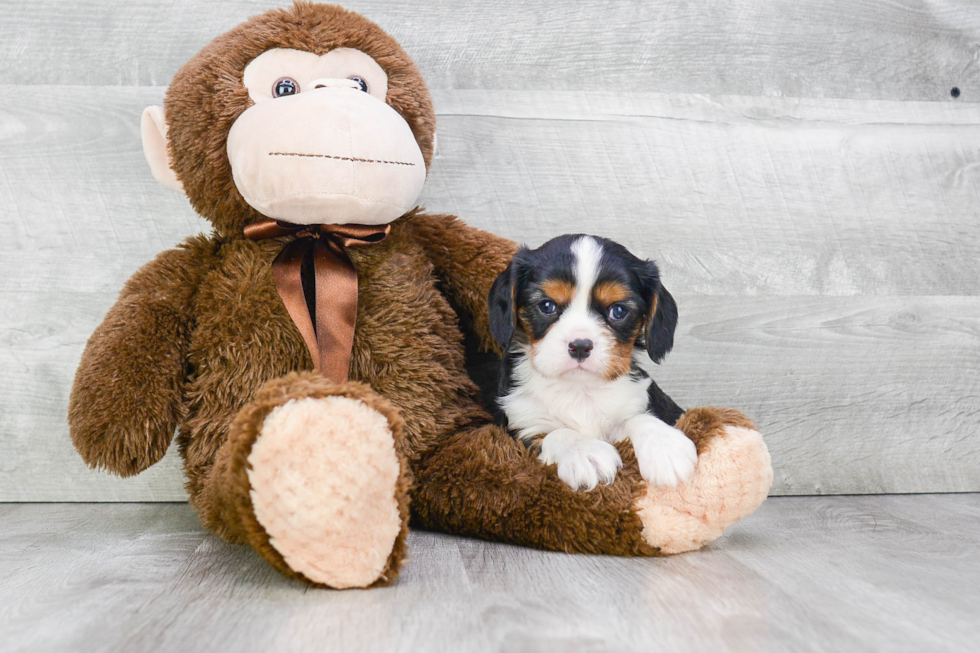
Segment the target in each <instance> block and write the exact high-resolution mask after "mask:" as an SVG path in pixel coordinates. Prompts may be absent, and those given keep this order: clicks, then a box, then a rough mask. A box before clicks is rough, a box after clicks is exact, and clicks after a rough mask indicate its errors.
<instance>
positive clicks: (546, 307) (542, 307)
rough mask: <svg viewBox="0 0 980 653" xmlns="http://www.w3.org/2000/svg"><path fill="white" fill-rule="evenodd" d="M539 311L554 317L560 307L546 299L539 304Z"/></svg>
mask: <svg viewBox="0 0 980 653" xmlns="http://www.w3.org/2000/svg"><path fill="white" fill-rule="evenodd" d="M538 310H539V311H541V312H542V313H544V314H545V315H554V314H555V311H557V310H558V305H557V304H555V303H554V302H553V301H551V300H550V299H546V300H544V301H543V302H541V303H540V304H538Z"/></svg>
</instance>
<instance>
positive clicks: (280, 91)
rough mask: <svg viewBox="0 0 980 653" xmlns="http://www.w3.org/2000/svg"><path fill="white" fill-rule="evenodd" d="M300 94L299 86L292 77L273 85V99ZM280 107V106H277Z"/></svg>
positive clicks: (282, 79) (284, 78)
mask: <svg viewBox="0 0 980 653" xmlns="http://www.w3.org/2000/svg"><path fill="white" fill-rule="evenodd" d="M297 93H299V84H297V83H296V80H295V79H293V78H292V77H283V78H281V79H279V80H277V81H276V83H275V84H273V85H272V97H283V96H284V95H296V94H297ZM276 106H279V105H276Z"/></svg>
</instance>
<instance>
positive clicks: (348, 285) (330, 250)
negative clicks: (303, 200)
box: [313, 240, 357, 383]
mask: <svg viewBox="0 0 980 653" xmlns="http://www.w3.org/2000/svg"><path fill="white" fill-rule="evenodd" d="M313 269H314V271H315V274H316V340H317V346H318V354H314V360H316V359H317V357H319V365H318V369H319V370H320V373H321V374H323V375H324V376H326V377H327V378H328V379H330V380H331V381H333V382H335V383H344V382H345V381H347V377H348V375H349V374H350V361H351V351H352V349H353V347H354V326H355V325H356V323H357V272H356V271H355V270H354V265H353V264H352V263H351V262H350V259H349V258H348V257H347V254H346V253H345V252H344V250H343V249H342V248H341V247H340V246H339V245H336V244H334V243H329V244H328V243H327V242H324V241H323V240H317V241H316V243H315V245H314V249H313Z"/></svg>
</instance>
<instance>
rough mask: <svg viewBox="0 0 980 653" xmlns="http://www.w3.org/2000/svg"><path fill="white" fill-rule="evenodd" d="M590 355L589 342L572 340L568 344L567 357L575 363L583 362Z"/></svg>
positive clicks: (590, 345)
mask: <svg viewBox="0 0 980 653" xmlns="http://www.w3.org/2000/svg"><path fill="white" fill-rule="evenodd" d="M590 353H592V341H591V340H572V341H571V342H570V343H568V355H569V356H571V357H572V358H574V359H575V360H577V361H584V360H585V359H586V358H588V357H589V354H590Z"/></svg>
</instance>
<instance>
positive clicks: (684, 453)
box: [626, 415, 698, 487]
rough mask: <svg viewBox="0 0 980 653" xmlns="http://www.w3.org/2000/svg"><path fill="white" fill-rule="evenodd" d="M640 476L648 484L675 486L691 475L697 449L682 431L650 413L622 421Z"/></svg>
mask: <svg viewBox="0 0 980 653" xmlns="http://www.w3.org/2000/svg"><path fill="white" fill-rule="evenodd" d="M626 430H627V431H628V433H629V438H630V441H631V442H632V443H633V451H634V452H636V461H637V463H639V465H640V475H641V476H642V477H643V479H644V480H645V481H646V482H647V483H650V484H651V485H658V486H662V487H676V486H677V485H678V484H679V483H685V482H687V481H688V480H690V478H691V476H693V475H694V466H695V465H696V464H697V462H698V451H697V448H696V447H695V446H694V443H693V442H691V440H690V438H688V437H687V436H686V435H684V433H683V432H681V431H679V430H677V429H675V428H674V427H673V426H668V425H667V424H665V423H664V422H662V421H660V420H659V419H657V418H656V417H654V416H653V415H639V416H637V417H634V418H632V419H631V420H629V422H627V424H626Z"/></svg>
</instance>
